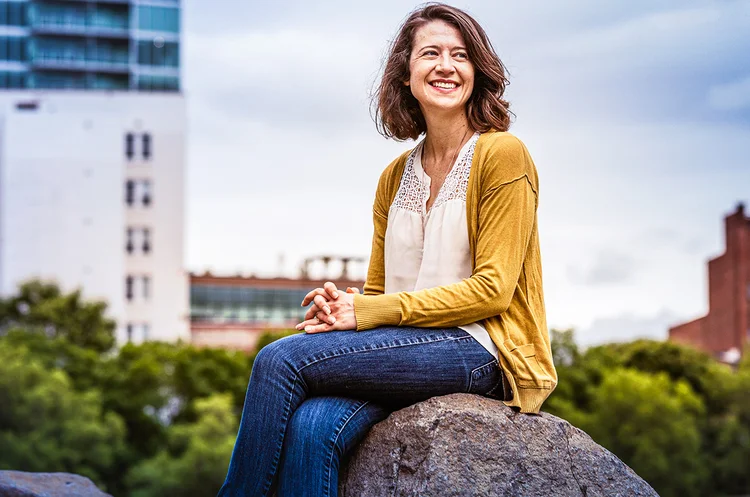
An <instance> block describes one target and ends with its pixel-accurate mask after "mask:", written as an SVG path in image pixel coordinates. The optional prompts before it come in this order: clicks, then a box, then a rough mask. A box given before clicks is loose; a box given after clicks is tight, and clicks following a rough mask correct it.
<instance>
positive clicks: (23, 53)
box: [0, 0, 180, 92]
mask: <svg viewBox="0 0 750 497" xmlns="http://www.w3.org/2000/svg"><path fill="white" fill-rule="evenodd" d="M179 53H180V5H179V1H178V0H148V1H147V0H130V1H128V0H26V1H19V0H15V1H0V88H13V89H23V88H29V89H79V90H140V91H167V92H177V91H179V89H180V70H179V68H180V56H179Z"/></svg>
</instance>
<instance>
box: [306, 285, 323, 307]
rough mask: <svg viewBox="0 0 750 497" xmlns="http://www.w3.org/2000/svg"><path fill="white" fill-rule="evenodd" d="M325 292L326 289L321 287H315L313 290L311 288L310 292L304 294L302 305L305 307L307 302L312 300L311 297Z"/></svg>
mask: <svg viewBox="0 0 750 497" xmlns="http://www.w3.org/2000/svg"><path fill="white" fill-rule="evenodd" d="M325 294H326V291H325V290H324V289H322V288H316V289H315V290H311V291H310V293H308V294H307V295H305V298H304V299H302V307H306V306H307V304H309V303H310V302H312V300H313V298H314V297H315V296H316V295H325Z"/></svg>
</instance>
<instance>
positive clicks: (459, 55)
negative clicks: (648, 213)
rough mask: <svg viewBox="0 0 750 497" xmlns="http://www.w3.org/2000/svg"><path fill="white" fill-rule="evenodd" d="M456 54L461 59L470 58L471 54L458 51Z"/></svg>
mask: <svg viewBox="0 0 750 497" xmlns="http://www.w3.org/2000/svg"><path fill="white" fill-rule="evenodd" d="M455 56H456V57H458V58H459V59H464V60H466V59H468V58H469V55H468V54H466V53H464V52H458V53H456V55H455Z"/></svg>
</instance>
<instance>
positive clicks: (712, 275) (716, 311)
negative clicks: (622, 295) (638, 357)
mask: <svg viewBox="0 0 750 497" xmlns="http://www.w3.org/2000/svg"><path fill="white" fill-rule="evenodd" d="M724 226H725V240H726V250H725V252H724V253H723V254H722V255H720V256H718V257H716V258H714V259H711V260H709V261H708V302H709V311H708V314H707V315H706V316H703V317H701V318H698V319H695V320H693V321H690V322H687V323H683V324H680V325H678V326H675V327H673V328H670V330H669V339H670V340H673V341H675V342H679V343H684V344H687V345H691V346H693V347H697V348H699V349H701V350H705V351H706V352H709V353H711V354H712V355H714V356H715V357H717V358H719V359H721V360H723V361H725V362H736V361H737V360H738V359H739V358H740V356H741V354H742V351H743V349H744V347H745V346H746V345H747V343H748V341H750V217H748V216H746V215H745V206H744V205H743V204H739V205H738V206H737V209H736V210H735V212H733V213H732V214H730V215H729V216H726V217H725V218H724Z"/></svg>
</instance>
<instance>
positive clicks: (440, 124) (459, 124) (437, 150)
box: [424, 113, 472, 161]
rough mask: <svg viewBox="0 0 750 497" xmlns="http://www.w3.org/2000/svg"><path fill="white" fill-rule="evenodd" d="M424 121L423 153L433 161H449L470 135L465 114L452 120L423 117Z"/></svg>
mask: <svg viewBox="0 0 750 497" xmlns="http://www.w3.org/2000/svg"><path fill="white" fill-rule="evenodd" d="M425 121H426V124H427V133H426V136H425V139H424V153H425V154H427V156H429V157H430V158H431V159H432V160H433V161H443V160H448V159H450V158H451V157H452V156H453V155H454V154H455V152H456V150H458V149H459V148H461V146H462V145H463V144H464V141H465V140H466V139H467V138H468V137H469V136H471V134H472V131H471V130H470V129H469V128H470V126H469V120H468V119H467V118H466V114H465V113H461V114H459V115H457V116H456V117H454V118H453V119H445V117H442V116H441V117H440V118H434V117H433V118H430V117H429V116H425Z"/></svg>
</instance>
